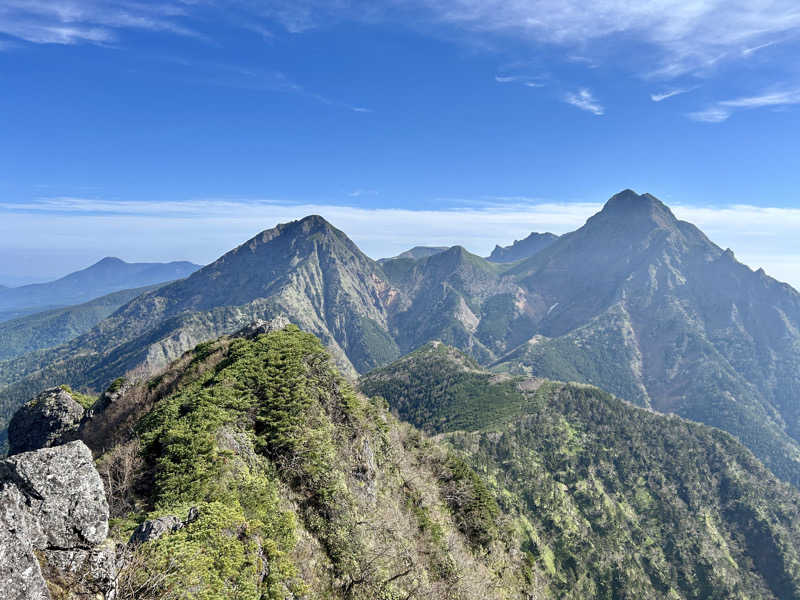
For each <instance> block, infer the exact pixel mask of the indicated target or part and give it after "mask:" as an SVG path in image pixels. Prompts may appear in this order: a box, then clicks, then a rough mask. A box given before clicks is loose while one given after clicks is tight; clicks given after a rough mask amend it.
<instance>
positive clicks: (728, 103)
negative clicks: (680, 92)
mask: <svg viewBox="0 0 800 600" xmlns="http://www.w3.org/2000/svg"><path fill="white" fill-rule="evenodd" d="M793 104H800V89H795V90H785V91H780V92H768V93H764V94H761V95H758V96H745V97H742V98H734V99H732V100H720V101H719V102H717V103H715V104H714V105H713V106H710V107H709V108H707V109H705V110H701V111H697V112H693V113H689V115H688V117H689V118H690V119H692V120H694V121H704V122H706V123H721V122H722V121H725V120H727V119H728V118H730V117H731V115H732V114H733V112H734V111H735V110H738V109H752V108H764V107H766V106H772V107H777V106H790V105H793Z"/></svg>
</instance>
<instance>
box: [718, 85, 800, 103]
mask: <svg viewBox="0 0 800 600" xmlns="http://www.w3.org/2000/svg"><path fill="white" fill-rule="evenodd" d="M786 104H800V89H798V90H789V91H784V92H773V93H769V94H761V95H760V96H749V97H745V98H736V99H735V100H722V101H721V102H719V105H720V106H728V107H731V108H760V107H762V106H782V105H786Z"/></svg>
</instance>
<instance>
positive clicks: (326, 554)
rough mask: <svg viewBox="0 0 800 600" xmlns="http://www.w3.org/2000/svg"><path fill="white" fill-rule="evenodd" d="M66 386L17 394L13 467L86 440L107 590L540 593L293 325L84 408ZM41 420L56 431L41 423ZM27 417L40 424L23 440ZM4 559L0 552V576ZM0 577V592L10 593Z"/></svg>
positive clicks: (448, 462)
mask: <svg viewBox="0 0 800 600" xmlns="http://www.w3.org/2000/svg"><path fill="white" fill-rule="evenodd" d="M71 395H72V394H71V393H70V392H67V391H64V390H58V389H56V390H51V391H50V392H48V393H46V394H44V395H43V396H42V397H39V398H37V399H36V400H35V401H34V402H32V403H30V404H29V405H26V407H25V409H24V410H23V411H21V412H20V413H18V415H19V416H18V417H15V422H14V425H15V427H14V428H12V431H13V432H14V435H13V436H12V453H15V452H16V451H17V450H25V451H28V453H27V454H20V455H18V456H24V457H26V460H30V456H31V452H33V453H35V452H36V451H37V450H38V449H37V448H35V447H34V448H31V444H30V442H31V441H32V440H39V441H40V443H41V442H42V441H44V442H45V444H44V445H45V446H50V445H52V446H55V447H56V448H65V447H69V446H64V445H62V444H64V443H65V442H69V441H71V440H73V439H78V440H80V441H79V442H74V443H78V444H80V443H81V442H83V443H85V444H86V445H87V446H88V447H89V448H91V450H92V451H93V453H94V456H95V458H96V464H97V468H98V471H99V474H100V476H101V478H102V481H103V484H104V486H105V492H106V497H107V498H106V503H107V505H108V508H107V509H106V510H107V511H108V513H109V516H110V517H111V521H110V524H111V527H110V532H109V537H110V539H109V541H108V544H106V545H109V544H110V545H111V547H112V548H113V547H114V544H116V545H117V547H118V548H123V549H124V551H121V552H118V553H117V559H116V564H115V565H113V566H112V567H111V568H108V569H106V571H111V572H112V573H116V576H115V577H114V584H113V586H112V588H111V590H109V591H106V594H108V593H112V594H114V595H113V597H114V598H115V599H117V600H164V599H167V598H175V599H177V598H187V599H196V600H200V599H202V600H228V599H231V598H235V599H238V600H289V599H292V600H301V599H307V600H316V599H320V600H322V599H330V600H337V599H340V600H360V599H363V600H376V599H377V600H394V599H399V598H430V599H432V600H437V599H439V600H450V599H456V598H458V599H463V600H483V599H485V598H496V599H498V600H527V599H529V598H543V597H544V596H542V595H541V594H542V593H543V592H544V586H543V579H542V577H543V576H542V577H539V576H538V575H537V573H536V571H535V565H534V564H533V563H532V562H531V561H530V558H529V557H528V556H527V555H526V554H525V553H524V552H523V551H522V550H521V546H520V542H519V540H518V538H517V534H516V532H515V529H514V527H513V524H512V523H511V522H509V521H507V520H505V519H501V518H499V516H500V515H499V508H498V505H497V503H496V501H495V499H494V497H493V496H492V495H491V493H490V492H489V490H488V488H487V487H486V484H485V482H483V480H481V479H480V477H479V476H478V475H477V474H476V473H475V472H474V471H473V470H471V469H470V467H469V466H468V465H467V464H466V463H465V462H464V460H463V459H462V458H460V457H458V456H457V455H456V454H455V453H453V452H452V451H450V450H448V448H447V447H445V446H443V445H441V444H436V443H434V442H432V441H431V440H429V439H427V438H426V437H425V436H424V435H421V434H420V433H419V432H418V431H417V430H415V429H414V428H413V427H410V426H408V425H406V424H402V423H399V422H398V421H397V420H396V419H394V418H393V417H392V416H391V415H390V414H389V412H388V410H387V409H386V406H385V404H384V403H383V401H380V400H377V399H375V400H371V399H368V398H366V397H364V396H362V395H360V394H357V393H356V392H355V391H354V390H353V389H352V387H351V385H350V384H349V383H348V382H346V381H345V380H344V379H343V378H342V377H340V376H339V374H338V373H337V372H336V370H335V369H334V368H333V365H332V361H331V359H330V355H329V354H328V352H327V351H326V350H325V349H324V347H323V346H322V345H321V344H320V342H319V341H318V340H317V339H316V338H315V337H314V336H312V335H310V334H308V333H304V332H301V331H300V330H299V329H298V328H297V327H295V326H293V325H289V326H285V327H283V328H281V324H277V325H276V324H263V325H261V326H259V327H255V328H251V329H250V330H248V331H246V332H242V333H241V334H240V335H238V336H236V337H224V338H221V339H219V340H216V341H212V342H207V343H203V344H200V345H198V346H197V347H196V348H194V349H193V350H192V351H190V352H187V353H186V354H184V355H183V356H182V357H181V358H180V359H178V360H177V361H175V362H174V363H172V364H171V365H170V366H169V368H167V369H166V370H164V371H163V372H161V373H159V374H158V375H157V376H156V377H154V378H152V379H150V380H149V381H143V382H140V383H138V384H131V383H127V382H118V383H117V384H116V385H115V386H113V387H112V388H110V389H109V390H108V391H107V393H105V394H103V396H102V397H101V398H99V399H98V400H97V401H96V402H95V403H94V405H93V406H91V408H90V410H88V411H86V412H85V413H84V411H83V409H82V408H81V407H80V404H78V403H77V402H75V401H74V400H73V399H72V398H71V397H70V396H71ZM87 405H88V404H87ZM64 408H69V416H68V412H67V411H65V410H60V409H64ZM16 419H22V421H24V423H22V424H21V425H20V427H16ZM54 421H55V422H56V424H59V425H64V427H62V428H60V429H57V430H54V429H53V428H50V429H47V427H48V425H52V424H53V422H54ZM37 426H38V427H39V428H40V429H41V428H45V429H46V430H47V432H48V435H47V436H46V437H41V436H38V437H37V436H35V435H34V436H31V435H30V434H31V432H32V431H33V432H35V431H36V429H37ZM17 432H19V434H18V433H17ZM21 444H24V447H20V445H21ZM2 466H3V465H2V463H0V467H2ZM4 475H5V473H4V471H2V470H1V469H0V486H3V485H4V484H5V482H4V481H3V478H4ZM0 489H2V488H1V487H0ZM7 508H8V506H7V505H6V498H5V497H4V496H2V494H0V509H3V510H6V509H7ZM2 514H3V512H2V510H0V515H2ZM186 515H188V516H186ZM3 523H4V522H3ZM3 523H0V533H2V532H3V529H2V527H3V526H4V525H3ZM12 533H13V532H12ZM12 539H13V538H12ZM27 541H28V540H25V539H23V540H21V543H22V545H24V544H25V543H26V542H27ZM34 543H36V540H34ZM11 560H12V557H10V556H8V555H6V554H5V553H2V554H0V572H3V573H5V571H3V569H4V567H6V566H7V565H8V563H9V561H11ZM39 561H40V562H42V559H41V557H39ZM43 566H44V565H43ZM37 567H38V565H36V564H34V565H32V568H31V569H30V570H31V571H32V570H35V569H36V568H37ZM43 571H44V577H45V579H47V583H48V584H49V588H50V591H51V595H50V597H52V598H76V597H95V596H93V595H84V596H81V595H79V594H80V593H82V592H84V593H85V586H86V583H87V579H88V581H89V582H90V583H91V579H90V578H87V577H84V578H78V579H79V581H71V580H70V578H69V577H67V578H63V577H62V578H50V577H48V570H47V569H44V568H43ZM13 575H18V574H17V573H14V572H13V571H12V576H13ZM65 579H66V581H65ZM73 579H74V578H73ZM5 584H6V581H5V580H3V581H0V593H3V592H6V593H9V592H17V593H19V589H14V590H9V589H4V588H3V586H4V585H5ZM54 592H57V593H58V595H56V594H55V593H54ZM76 594H78V596H76ZM4 597H6V596H5V595H4ZM9 597H11V598H14V600H16V599H17V598H20V599H22V598H25V596H24V595H12V596H9ZM45 597H46V596H45ZM106 597H108V596H106Z"/></svg>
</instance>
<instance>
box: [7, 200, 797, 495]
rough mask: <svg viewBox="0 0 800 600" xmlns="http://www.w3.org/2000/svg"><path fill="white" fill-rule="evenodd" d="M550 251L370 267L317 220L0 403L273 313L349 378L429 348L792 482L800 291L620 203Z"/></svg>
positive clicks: (52, 358) (103, 330)
mask: <svg viewBox="0 0 800 600" xmlns="http://www.w3.org/2000/svg"><path fill="white" fill-rule="evenodd" d="M529 239H531V238H529ZM535 239H537V238H534V240H535ZM548 241H549V245H547V246H546V247H543V248H540V249H539V250H538V251H537V252H535V253H534V254H533V255H531V256H529V257H528V258H523V259H521V260H518V261H516V262H513V263H495V262H490V261H488V260H486V259H484V258H481V257H479V256H475V255H473V254H470V253H469V252H467V251H466V250H464V249H463V248H462V247H460V246H454V247H452V248H449V249H446V250H444V251H438V250H439V249H436V250H437V252H436V253H432V254H431V253H428V255H425V256H421V257H419V258H416V259H415V258H413V257H406V258H395V259H389V260H384V261H381V262H380V263H378V262H376V261H373V260H372V259H370V258H368V257H367V256H366V255H364V254H363V253H362V252H361V251H360V250H359V249H358V247H357V246H356V245H355V244H354V243H353V242H352V241H351V240H350V239H349V238H348V237H347V236H346V235H345V234H344V233H343V232H341V231H339V230H338V229H336V228H335V227H333V226H332V225H330V224H329V223H328V222H327V221H325V220H324V219H323V218H321V217H319V216H311V217H307V218H305V219H303V220H300V221H295V222H292V223H287V224H284V225H279V226H277V227H275V228H274V229H270V230H267V231H264V232H262V233H261V234H259V235H258V236H256V237H254V238H253V239H251V240H249V241H248V242H246V243H245V244H243V245H242V246H240V247H238V248H236V249H234V250H232V251H231V252H229V253H227V254H225V255H224V256H222V257H221V258H220V259H218V260H217V261H215V262H214V263H212V264H211V265H208V266H207V267H204V268H203V269H200V270H199V271H197V272H195V273H193V274H192V275H191V276H189V277H188V278H186V279H183V280H181V281H177V282H175V283H172V284H169V285H166V286H164V287H161V288H159V289H158V290H154V291H150V292H147V293H145V294H143V295H141V296H139V297H137V298H135V299H133V300H131V301H130V302H129V303H128V304H126V305H125V306H123V307H121V308H120V309H119V310H118V311H116V312H115V313H114V314H112V315H111V316H109V317H108V318H107V319H105V320H104V321H102V322H100V323H99V324H98V325H97V326H96V327H94V328H93V329H92V330H90V331H88V332H87V333H85V334H84V335H82V336H80V337H78V338H76V339H74V340H72V341H70V342H68V343H67V344H65V345H63V346H61V347H58V348H54V349H49V350H40V351H37V352H35V353H32V354H27V355H25V356H21V357H17V358H14V359H12V360H8V361H5V362H2V363H0V385H3V386H5V387H2V388H0V407H2V410H3V411H4V412H3V414H4V415H5V416H6V417H7V416H8V415H9V414H10V411H12V410H13V408H14V407H16V406H18V405H19V403H20V402H22V401H24V400H27V399H28V398H30V397H32V396H33V395H34V394H35V393H37V392H38V391H40V390H41V389H42V388H43V387H46V386H48V385H56V384H62V383H68V384H70V385H72V386H73V387H76V388H82V389H92V390H99V389H103V388H104V387H105V386H107V385H108V383H109V382H110V381H112V380H113V379H115V378H116V377H119V376H120V375H122V374H124V373H129V374H130V375H131V376H134V377H139V376H144V375H147V374H151V373H153V372H155V371H156V370H158V369H160V368H162V367H163V366H165V365H166V364H167V363H168V361H169V360H170V359H172V358H174V357H177V356H179V355H180V354H181V353H183V352H184V351H186V350H188V349H190V348H192V347H193V346H194V345H196V344H197V343H199V342H202V341H204V340H207V339H211V338H215V337H217V336H219V335H221V334H224V333H229V332H231V331H234V330H236V329H238V328H240V327H241V326H243V325H245V324H247V323H249V322H251V321H253V320H255V319H258V318H271V317H274V316H287V317H289V319H290V320H291V321H292V322H294V323H296V324H297V325H299V326H300V327H301V328H302V329H305V330H307V331H310V332H312V333H314V334H315V335H317V336H319V337H320V339H321V340H322V341H323V343H325V344H326V345H327V346H328V347H329V348H330V350H331V352H332V354H333V355H334V357H335V359H336V361H337V363H338V365H339V367H340V369H341V370H342V371H343V372H344V373H345V374H348V375H350V376H351V377H354V376H356V374H357V373H363V372H366V371H369V370H371V369H373V368H375V367H378V366H381V365H385V364H388V363H389V362H391V361H393V360H395V359H397V358H398V357H400V356H401V355H403V354H406V353H408V352H410V351H412V350H414V349H416V348H418V347H420V346H422V345H424V344H426V343H427V342H430V341H432V340H442V341H443V342H444V343H446V344H449V345H451V346H454V347H456V348H458V349H460V350H463V351H465V352H467V353H468V354H469V355H471V356H472V357H473V358H474V359H476V360H477V361H478V362H479V363H480V364H481V365H484V366H485V367H489V368H491V369H492V370H494V371H498V372H500V371H506V372H511V373H516V374H524V375H527V376H530V375H535V376H544V377H548V378H551V379H556V380H562V381H577V382H584V383H591V384H595V385H597V386H599V387H601V388H603V389H605V390H607V391H609V392H611V393H613V394H615V395H617V396H619V397H621V398H624V399H627V400H629V401H631V402H634V403H637V404H639V405H641V406H645V407H651V408H653V409H656V410H659V411H663V412H675V413H678V414H680V415H682V416H685V417H687V418H690V419H693V420H697V421H701V422H704V423H707V424H710V425H714V426H717V427H720V428H722V429H725V430H727V431H729V432H731V433H733V434H734V435H736V436H737V437H739V439H741V440H742V441H743V442H744V443H745V444H746V445H748V446H749V447H750V448H751V449H752V450H753V451H754V452H755V453H756V455H757V456H758V457H759V458H761V460H763V461H764V462H765V463H766V464H767V465H768V466H769V467H770V468H771V469H773V471H774V472H775V473H776V474H777V475H779V476H780V477H782V478H784V479H786V480H788V481H790V482H792V483H794V484H795V485H800V444H799V443H798V440H800V429H798V427H800V426H798V423H800V419H798V417H800V402H798V400H799V399H800V294H798V293H797V292H796V291H795V290H793V289H792V288H791V287H790V286H788V285H786V284H782V283H779V282H778V281H776V280H774V279H772V278H770V277H768V276H767V275H766V274H765V273H764V272H763V271H757V272H753V271H751V270H750V269H749V268H747V267H746V266H744V265H742V264H741V263H738V262H737V261H736V260H735V258H734V256H733V253H732V252H730V251H725V250H723V249H721V248H719V247H718V246H716V245H715V244H713V243H712V242H711V241H710V240H708V238H707V237H706V236H705V235H703V233H702V232H701V231H700V230H698V229H697V228H696V227H694V226H693V225H691V224H689V223H685V222H682V221H678V220H677V219H676V218H675V217H674V215H673V214H672V213H671V211H670V210H669V209H668V208H667V207H666V206H665V205H664V204H662V203H661V202H660V201H658V200H657V199H656V198H655V197H653V196H651V195H649V194H644V195H638V194H636V193H634V192H633V191H630V190H626V191H624V192H621V193H620V194H617V195H616V196H614V197H613V198H611V199H610V200H609V201H608V203H607V204H606V205H605V207H604V208H603V210H602V211H601V212H600V213H598V214H597V215H595V216H593V217H592V218H590V219H589V220H588V221H587V223H586V225H584V226H583V227H581V228H580V229H579V230H577V231H575V232H572V233H569V234H566V235H563V236H561V237H559V238H557V239H555V240H552V239H549V240H548ZM521 245H522V242H518V243H517V246H518V248H520V247H521ZM513 248H514V246H511V249H513Z"/></svg>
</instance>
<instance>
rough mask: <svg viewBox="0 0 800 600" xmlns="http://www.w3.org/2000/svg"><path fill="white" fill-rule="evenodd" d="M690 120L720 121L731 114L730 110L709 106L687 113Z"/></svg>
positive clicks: (702, 121)
mask: <svg viewBox="0 0 800 600" xmlns="http://www.w3.org/2000/svg"><path fill="white" fill-rule="evenodd" d="M687 116H688V117H689V118H690V119H691V120H692V121H700V122H701V123H722V122H723V121H727V120H728V118H729V117H730V116H731V111H729V110H726V109H724V108H720V107H711V108H707V109H705V110H698V111H695V112H691V113H689V114H688V115H687Z"/></svg>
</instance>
